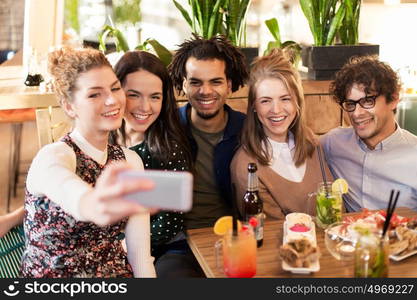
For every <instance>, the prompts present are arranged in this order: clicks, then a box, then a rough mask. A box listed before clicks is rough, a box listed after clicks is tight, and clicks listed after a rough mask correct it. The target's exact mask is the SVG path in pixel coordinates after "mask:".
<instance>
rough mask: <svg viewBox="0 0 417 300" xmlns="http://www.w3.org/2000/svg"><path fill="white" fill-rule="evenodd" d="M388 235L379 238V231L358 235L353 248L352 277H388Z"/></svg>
mask: <svg viewBox="0 0 417 300" xmlns="http://www.w3.org/2000/svg"><path fill="white" fill-rule="evenodd" d="M388 245H389V241H388V235H385V237H384V238H383V239H382V238H381V231H377V232H371V231H364V232H361V233H359V236H358V240H357V243H356V247H355V264H354V277H359V278H384V277H388V265H389V250H388V249H389V246H388Z"/></svg>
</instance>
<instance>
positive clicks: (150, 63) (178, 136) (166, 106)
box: [112, 51, 192, 165]
mask: <svg viewBox="0 0 417 300" xmlns="http://www.w3.org/2000/svg"><path fill="white" fill-rule="evenodd" d="M139 70H145V71H147V72H149V73H152V74H154V75H156V76H158V77H159V78H160V79H161V81H162V95H163V100H162V107H161V112H160V114H159V116H158V118H157V119H156V120H155V121H154V122H153V123H152V124H151V125H150V126H149V128H148V129H147V130H146V132H145V135H144V136H145V138H144V141H145V142H146V144H147V145H148V148H149V151H150V152H151V154H152V156H154V157H155V158H157V159H160V160H162V161H168V160H169V159H171V158H172V157H171V155H172V153H173V152H175V151H174V149H175V150H178V148H176V146H178V147H179V148H180V150H181V151H183V153H184V154H185V157H186V160H187V162H189V164H190V165H191V163H192V156H191V151H190V147H189V143H188V139H187V137H186V136H185V134H184V132H183V129H182V126H181V124H180V119H179V115H178V111H177V102H176V99H175V96H174V90H173V86H172V81H171V78H170V76H169V74H168V71H167V69H166V68H165V66H164V65H163V63H162V62H161V61H160V60H159V59H158V58H157V57H156V56H155V55H153V54H151V53H149V52H146V51H129V52H126V53H125V54H124V55H123V56H122V57H121V58H120V60H119V61H118V63H117V64H116V66H115V67H114V71H115V73H116V76H117V78H119V80H120V82H121V84H122V86H123V85H124V84H125V83H126V77H127V75H129V74H130V73H134V72H137V71H139ZM116 140H118V141H119V142H120V143H121V144H123V145H126V129H125V121H124V120H123V124H122V127H121V128H120V129H119V130H118V132H117V135H115V134H114V133H113V134H112V142H116Z"/></svg>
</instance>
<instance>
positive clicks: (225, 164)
mask: <svg viewBox="0 0 417 300" xmlns="http://www.w3.org/2000/svg"><path fill="white" fill-rule="evenodd" d="M189 109H191V105H190V104H189V103H187V105H184V106H182V107H180V108H179V114H180V121H181V124H182V125H183V126H184V127H185V130H186V134H187V137H188V139H189V141H190V145H191V152H192V154H193V157H194V159H195V158H196V157H197V152H198V146H197V143H196V141H195V140H194V138H193V135H192V134H191V124H190V120H189V119H188V116H187V111H188V110H189ZM224 110H225V111H226V112H227V114H228V120H227V124H226V127H225V129H224V132H223V137H222V139H221V140H220V142H219V143H218V144H217V146H216V147H215V149H214V161H213V164H214V166H213V167H214V170H215V174H216V182H217V186H218V187H219V190H220V194H221V195H222V197H224V199H226V202H227V203H228V205H230V206H231V205H232V189H231V179H230V163H231V161H232V158H233V155H234V154H235V152H236V150H237V148H238V146H239V138H240V132H241V131H242V127H243V123H244V120H245V118H246V115H245V114H243V113H241V112H238V111H235V110H233V109H232V108H231V107H230V106H228V105H227V104H225V105H224Z"/></svg>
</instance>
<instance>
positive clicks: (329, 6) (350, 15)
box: [300, 0, 379, 80]
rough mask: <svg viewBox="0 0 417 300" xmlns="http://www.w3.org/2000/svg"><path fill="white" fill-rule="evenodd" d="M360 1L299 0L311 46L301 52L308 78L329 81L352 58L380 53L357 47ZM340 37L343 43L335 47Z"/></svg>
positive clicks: (365, 46)
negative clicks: (337, 37)
mask: <svg viewBox="0 0 417 300" xmlns="http://www.w3.org/2000/svg"><path fill="white" fill-rule="evenodd" d="M361 2H362V1H361V0H300V5H301V9H302V11H303V13H304V15H305V16H306V18H307V21H308V23H309V26H310V31H311V33H312V34H313V38H314V45H313V46H309V47H304V48H303V50H302V61H303V65H304V66H306V67H308V78H310V79H316V80H328V79H332V78H333V77H334V74H335V73H336V72H337V71H338V70H340V69H341V68H342V66H343V65H344V64H345V63H346V62H348V61H349V59H350V58H351V57H353V56H363V55H368V54H379V45H370V44H359V43H358V26H359V16H360V6H361ZM337 35H338V36H339V38H340V39H341V43H342V44H336V45H335V38H336V36H337Z"/></svg>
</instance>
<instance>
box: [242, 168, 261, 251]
mask: <svg viewBox="0 0 417 300" xmlns="http://www.w3.org/2000/svg"><path fill="white" fill-rule="evenodd" d="M257 170H258V168H257V166H256V164H255V163H249V164H248V188H247V191H246V193H245V196H243V218H244V221H245V222H249V220H250V218H251V217H255V218H256V219H257V225H256V227H255V228H254V233H255V237H256V243H257V246H258V247H260V246H262V243H263V240H264V218H263V204H262V200H261V198H259V194H258V176H257V175H256V171H257Z"/></svg>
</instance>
